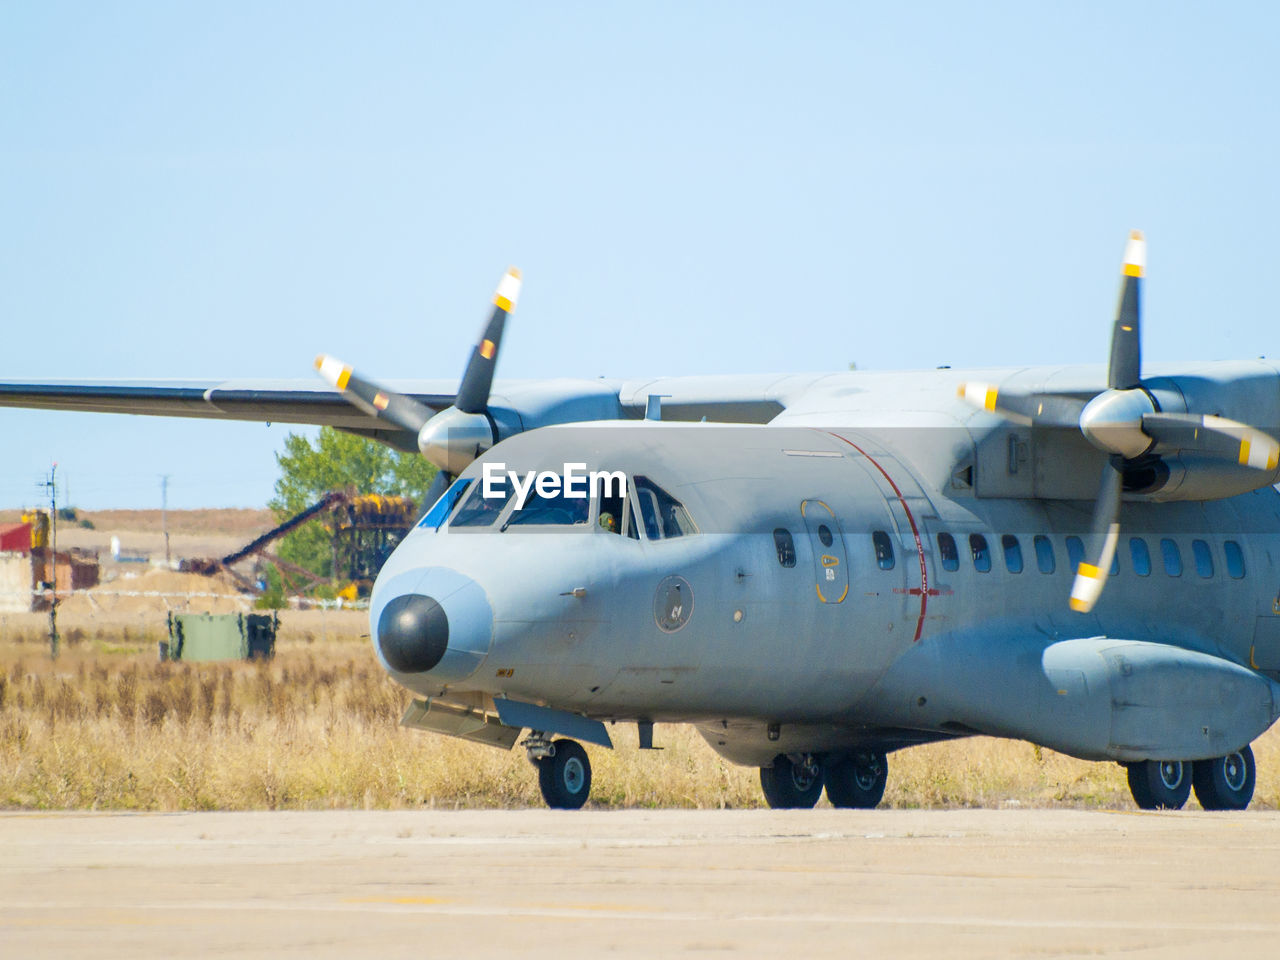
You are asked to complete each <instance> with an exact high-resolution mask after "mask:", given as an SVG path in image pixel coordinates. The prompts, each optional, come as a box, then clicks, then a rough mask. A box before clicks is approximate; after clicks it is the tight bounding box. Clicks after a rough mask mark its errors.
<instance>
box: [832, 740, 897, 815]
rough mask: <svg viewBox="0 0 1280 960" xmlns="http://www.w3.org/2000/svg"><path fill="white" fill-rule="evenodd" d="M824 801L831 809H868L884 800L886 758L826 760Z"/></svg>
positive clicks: (862, 756)
mask: <svg viewBox="0 0 1280 960" xmlns="http://www.w3.org/2000/svg"><path fill="white" fill-rule="evenodd" d="M826 781H827V799H828V800H830V801H831V805H832V806H833V807H852V808H857V809H861V810H870V809H872V808H873V807H875V806H876V805H877V804H878V803H879V802H880V800H881V799H882V798H883V797H884V787H885V784H886V783H888V782H889V758H888V757H886V756H885V755H884V754H883V753H864V754H859V755H857V756H853V757H841V758H840V759H839V760H829V761H827V770H826Z"/></svg>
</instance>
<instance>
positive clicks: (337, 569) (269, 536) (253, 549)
mask: <svg viewBox="0 0 1280 960" xmlns="http://www.w3.org/2000/svg"><path fill="white" fill-rule="evenodd" d="M321 517H327V518H330V519H329V524H328V526H329V530H330V535H331V541H332V549H333V573H332V576H331V577H329V578H325V577H322V576H320V575H318V574H316V573H313V572H312V571H310V570H307V569H305V568H303V567H300V566H298V565H297V564H294V563H289V562H288V561H287V560H283V559H281V558H280V557H279V556H277V555H275V554H274V553H271V552H269V548H271V546H272V545H273V544H274V543H275V542H276V541H278V540H279V539H280V538H281V537H283V536H285V535H286V534H288V533H290V532H292V531H293V530H296V529H298V528H299V527H300V526H302V525H303V524H304V523H307V522H308V521H311V520H314V519H318V518H321ZM415 519H416V507H415V504H414V502H413V501H412V500H410V499H408V498H407V497H388V496H382V495H381V494H376V493H373V494H355V493H350V492H346V491H333V492H331V493H326V494H325V495H324V496H323V497H321V498H320V499H319V500H317V501H316V502H315V503H313V504H311V506H309V507H307V508H306V509H305V510H302V511H299V512H298V513H296V514H294V515H293V516H291V517H289V518H288V519H287V520H285V521H283V522H282V523H280V524H277V525H276V526H274V527H272V528H271V529H270V530H268V531H267V532H266V533H264V534H262V535H261V536H260V537H257V538H256V539H254V540H252V541H251V542H249V543H247V544H245V545H244V546H243V547H241V548H240V549H239V550H236V551H235V552H233V553H229V554H227V555H226V556H225V557H221V558H212V557H207V558H194V559H189V560H183V561H182V563H181V564H180V565H179V567H178V569H179V570H181V571H182V572H184V573H200V574H204V575H206V576H212V575H213V574H215V573H218V572H220V571H223V570H225V571H227V572H228V573H230V574H231V575H232V576H233V577H235V578H236V580H237V581H238V582H239V583H240V584H241V586H243V587H244V588H245V589H247V590H250V591H253V592H261V586H260V585H259V584H258V583H257V582H256V581H255V580H252V579H250V578H248V577H246V576H244V575H243V574H241V573H238V572H237V571H235V570H234V569H233V567H234V566H235V565H236V564H239V563H241V562H242V561H244V560H248V559H249V558H251V557H257V558H259V559H260V560H265V561H268V562H270V563H271V564H273V565H274V566H275V567H276V569H277V570H278V571H279V572H280V575H281V577H282V578H284V579H285V580H286V582H287V586H288V588H289V592H300V591H301V590H305V589H309V588H312V587H314V586H316V585H317V584H320V583H330V584H331V585H332V586H333V587H334V588H335V589H336V591H337V594H338V596H340V597H342V598H344V599H347V600H355V599H357V598H360V597H367V596H368V595H369V591H370V590H371V589H372V587H373V581H374V578H375V577H377V575H378V571H379V570H380V569H381V568H382V564H383V563H385V562H386V559H387V557H389V556H390V555H391V551H392V550H394V549H395V548H396V546H397V545H398V544H399V543H400V541H401V540H403V539H404V537H405V535H406V534H407V533H408V532H409V531H410V530H411V529H412V528H413V524H414V520H415Z"/></svg>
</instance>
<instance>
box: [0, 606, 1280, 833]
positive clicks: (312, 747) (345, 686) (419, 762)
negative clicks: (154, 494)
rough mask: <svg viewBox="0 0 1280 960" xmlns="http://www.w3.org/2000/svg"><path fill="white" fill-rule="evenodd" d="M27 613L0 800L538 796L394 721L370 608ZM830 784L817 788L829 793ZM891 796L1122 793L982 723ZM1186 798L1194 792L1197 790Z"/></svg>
mask: <svg viewBox="0 0 1280 960" xmlns="http://www.w3.org/2000/svg"><path fill="white" fill-rule="evenodd" d="M45 623H46V621H45V620H44V618H43V617H40V616H38V615H33V614H32V615H9V616H7V617H4V618H2V619H0V807H6V808H11V809H12V808H22V809H109V810H224V809H285V808H288V809H325V808H366V809H368V808H392V809H405V808H415V807H522V806H537V805H540V804H541V799H540V797H539V794H538V790H537V787H536V784H535V778H534V776H533V771H532V770H531V769H530V767H529V765H528V763H527V761H526V760H525V759H524V752H523V751H522V750H519V749H517V750H514V751H511V752H510V753H506V752H502V751H499V750H495V749H493V748H491V747H486V746H481V745H475V744H468V743H464V742H461V741H456V740H452V739H448V738H445V737H438V736H434V735H429V734H424V733H421V732H416V731H410V730H405V729H402V728H401V727H400V726H399V725H398V721H399V718H400V715H401V713H402V712H403V709H404V706H405V704H406V702H407V700H408V694H407V693H405V692H404V691H403V690H401V689H399V688H398V687H396V686H395V685H394V684H392V683H391V682H390V681H389V680H388V679H387V678H386V677H385V676H384V675H383V673H382V670H381V669H380V668H379V666H378V664H377V663H376V662H375V660H374V658H373V655H372V653H371V651H370V650H369V647H368V641H367V639H366V638H364V637H363V636H362V634H364V633H367V629H368V627H367V623H366V621H365V619H364V615H363V614H361V613H357V612H327V613H322V612H320V611H306V612H286V613H284V614H283V615H282V623H281V636H280V639H279V642H278V648H277V656H276V658H275V660H274V661H272V662H270V663H225V664H223V663H220V664H190V665H189V664H172V663H160V662H158V661H157V659H156V643H157V642H158V641H159V640H160V639H161V638H162V636H163V623H164V618H163V616H162V615H160V614H158V613H151V614H149V615H147V616H139V615H138V614H136V613H134V612H130V613H129V614H128V615H127V616H124V617H123V618H121V617H113V616H110V615H109V614H104V613H102V612H96V613H95V612H91V611H84V612H82V613H79V614H75V615H67V616H64V617H63V621H62V625H63V633H64V648H63V654H62V656H61V657H60V658H59V659H58V660H57V661H56V662H51V661H50V660H49V657H48V651H47V646H46V643H47V641H46V639H45V635H44V632H43V631H44V628H45ZM614 736H615V740H616V741H618V743H619V749H618V750H616V751H613V752H610V751H606V750H600V749H597V748H594V747H593V748H590V750H591V753H592V762H593V765H594V771H595V785H594V788H593V790H592V803H593V804H594V805H596V806H598V807H606V808H607V807H696V808H722V807H735V808H740V807H753V806H760V805H761V804H762V802H763V800H762V797H761V794H760V789H759V786H758V780H757V777H758V775H757V772H756V771H755V770H751V769H744V768H740V767H734V766H732V765H730V764H727V763H725V762H724V761H722V760H721V759H720V758H719V757H717V756H716V755H715V754H714V753H713V752H712V751H711V750H710V748H709V747H707V746H706V745H705V744H704V743H703V742H702V740H701V739H700V738H699V737H698V736H697V735H696V734H695V733H693V732H692V731H691V730H689V729H687V728H682V727H662V726H660V727H659V728H658V733H657V742H658V743H659V745H661V746H663V747H664V748H665V749H663V750H662V751H660V752H641V751H639V750H638V749H637V744H636V738H635V734H634V730H633V728H630V727H623V726H621V725H620V726H619V727H618V728H616V730H615V731H614ZM1254 749H1255V751H1256V753H1257V756H1258V765H1259V777H1258V788H1257V793H1256V796H1255V800H1254V808H1255V809H1256V808H1272V809H1274V808H1276V807H1277V806H1280V736H1278V735H1277V734H1276V733H1275V732H1274V731H1273V732H1270V733H1268V734H1267V735H1266V736H1264V737H1263V738H1262V739H1261V740H1260V741H1259V742H1258V743H1256V744H1255V745H1254ZM824 802H825V801H824ZM885 802H886V804H887V805H889V806H893V807H926V808H946V807H972V806H985V807H995V806H1016V805H1020V806H1027V807H1045V806H1058V807H1077V808H1097V807H1102V808H1124V807H1130V806H1132V801H1131V800H1130V798H1129V793H1128V788H1127V786H1126V784H1125V778H1124V773H1123V771H1122V770H1121V769H1120V768H1119V767H1118V766H1116V765H1115V764H1105V763H1084V762H1081V761H1077V760H1073V759H1071V758H1068V757H1064V756H1061V755H1059V754H1055V753H1053V752H1051V751H1047V750H1038V749H1036V748H1035V747H1032V746H1030V745H1028V744H1025V743H1013V742H1006V741H996V740H987V739H977V740H970V741H963V742H958V743H950V744H937V745H933V746H928V747H920V748H915V749H912V750H907V751H903V752H901V753H898V754H895V755H893V757H892V758H891V760H890V777H889V789H888V792H887V794H886V797H885ZM1192 805H1194V800H1193V801H1192Z"/></svg>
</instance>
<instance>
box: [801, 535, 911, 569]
mask: <svg viewBox="0 0 1280 960" xmlns="http://www.w3.org/2000/svg"><path fill="white" fill-rule="evenodd" d="M822 529H823V528H819V529H818V538H819V539H821V540H822V542H823V545H824V546H828V547H829V546H831V544H830V543H828V542H827V540H826V539H825V538H824V537H823V536H822ZM871 543H872V545H873V546H874V547H875V548H876V566H878V567H879V568H880V569H881V570H892V569H893V541H892V540H890V539H889V535H888V534H887V533H885V532H884V531H883V530H877V531H876V532H875V533H873V534H871Z"/></svg>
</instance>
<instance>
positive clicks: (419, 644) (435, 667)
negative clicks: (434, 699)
mask: <svg viewBox="0 0 1280 960" xmlns="http://www.w3.org/2000/svg"><path fill="white" fill-rule="evenodd" d="M493 623H494V620H493V607H492V606H491V605H490V603H489V598H488V595H487V594H486V593H485V590H484V588H483V587H481V586H480V584H479V583H477V582H476V581H475V580H473V579H471V578H470V577H468V576H467V575H466V574H463V573H459V572H458V571H456V570H451V569H449V568H447V567H412V566H410V567H408V568H407V569H404V570H401V571H398V572H393V573H392V575H391V576H390V577H387V578H385V579H383V578H381V577H380V578H379V580H378V583H377V584H375V585H374V588H373V596H372V597H371V598H370V601H369V626H370V627H371V628H372V629H371V630H370V631H369V633H370V634H371V640H370V642H371V643H372V644H373V648H374V651H375V652H376V653H377V655H378V659H379V660H380V661H381V662H382V664H383V666H385V667H386V668H387V670H389V671H390V672H391V674H392V676H394V677H395V678H396V680H397V681H398V682H400V683H402V684H405V685H406V686H408V687H409V688H410V689H411V690H418V692H427V691H438V690H439V687H440V685H441V684H448V683H456V682H458V681H459V680H463V679H465V678H467V677H469V676H471V675H472V674H473V673H475V672H476V670H478V669H479V667H480V664H481V663H483V662H484V659H485V657H487V656H488V655H489V647H490V645H491V644H492V643H493ZM415 684H418V686H415ZM428 695H430V696H434V695H435V694H434V693H429V694H428Z"/></svg>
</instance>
